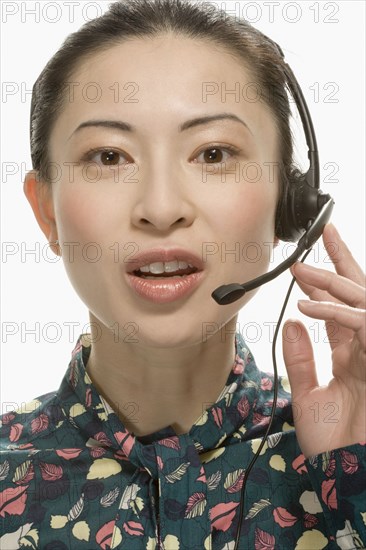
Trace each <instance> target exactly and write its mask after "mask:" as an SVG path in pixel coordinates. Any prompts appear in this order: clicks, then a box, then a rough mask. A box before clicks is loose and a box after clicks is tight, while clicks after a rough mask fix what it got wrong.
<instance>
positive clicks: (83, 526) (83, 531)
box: [72, 521, 90, 542]
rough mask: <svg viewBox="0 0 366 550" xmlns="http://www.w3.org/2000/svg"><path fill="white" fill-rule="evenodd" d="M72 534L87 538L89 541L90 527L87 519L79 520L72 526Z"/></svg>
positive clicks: (81, 538) (77, 537) (78, 537)
mask: <svg viewBox="0 0 366 550" xmlns="http://www.w3.org/2000/svg"><path fill="white" fill-rule="evenodd" d="M72 534H73V535H74V537H75V538H76V539H78V540H86V541H87V542H89V537H90V528H89V525H88V524H87V523H86V521H78V522H77V523H75V525H74V527H73V528H72Z"/></svg>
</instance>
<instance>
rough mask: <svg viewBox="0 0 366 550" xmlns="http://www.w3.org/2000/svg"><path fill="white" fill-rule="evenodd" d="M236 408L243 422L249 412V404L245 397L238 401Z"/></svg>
mask: <svg viewBox="0 0 366 550" xmlns="http://www.w3.org/2000/svg"><path fill="white" fill-rule="evenodd" d="M237 407H238V411H239V413H240V415H241V417H242V419H243V420H244V419H245V418H246V417H247V416H248V414H249V411H250V404H249V401H248V398H247V397H246V396H245V395H244V397H242V398H241V399H240V401H239V403H238V405H237Z"/></svg>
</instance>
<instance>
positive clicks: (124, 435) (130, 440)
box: [114, 431, 136, 456]
mask: <svg viewBox="0 0 366 550" xmlns="http://www.w3.org/2000/svg"><path fill="white" fill-rule="evenodd" d="M114 437H115V438H116V440H117V443H118V444H119V445H121V447H122V451H123V452H124V453H125V455H126V456H130V452H131V450H132V448H133V447H134V445H135V441H136V440H135V438H134V437H133V435H131V434H130V432H127V431H126V432H114Z"/></svg>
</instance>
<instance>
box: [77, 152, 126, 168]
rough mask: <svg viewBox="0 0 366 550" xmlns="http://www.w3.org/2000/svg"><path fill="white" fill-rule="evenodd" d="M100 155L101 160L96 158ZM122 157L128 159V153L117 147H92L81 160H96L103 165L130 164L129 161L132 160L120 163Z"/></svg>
mask: <svg viewBox="0 0 366 550" xmlns="http://www.w3.org/2000/svg"><path fill="white" fill-rule="evenodd" d="M98 156H99V158H100V161H98V160H95V159H96V158H97V157H98ZM121 158H122V159H126V158H127V155H125V154H124V153H122V152H121V151H117V150H115V149H111V148H105V149H90V151H87V152H86V153H85V155H83V157H82V159H81V160H82V161H83V162H96V163H97V164H101V165H102V166H118V165H120V166H122V165H123V164H128V163H129V162H132V160H131V161H127V162H121V163H120V160H121Z"/></svg>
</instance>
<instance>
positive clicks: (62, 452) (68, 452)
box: [56, 448, 82, 460]
mask: <svg viewBox="0 0 366 550" xmlns="http://www.w3.org/2000/svg"><path fill="white" fill-rule="evenodd" d="M81 452H82V449H72V448H70V449H56V454H57V455H58V456H60V457H61V458H65V459H66V460H71V459H72V458H77V457H78V456H79V454H80V453H81Z"/></svg>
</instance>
